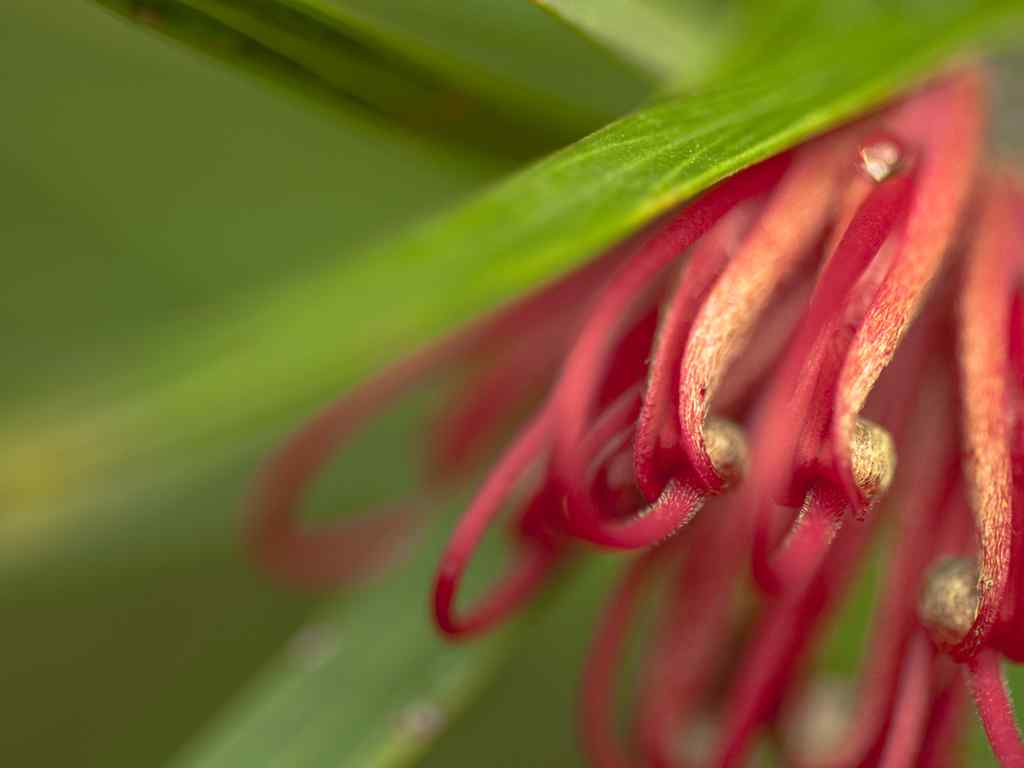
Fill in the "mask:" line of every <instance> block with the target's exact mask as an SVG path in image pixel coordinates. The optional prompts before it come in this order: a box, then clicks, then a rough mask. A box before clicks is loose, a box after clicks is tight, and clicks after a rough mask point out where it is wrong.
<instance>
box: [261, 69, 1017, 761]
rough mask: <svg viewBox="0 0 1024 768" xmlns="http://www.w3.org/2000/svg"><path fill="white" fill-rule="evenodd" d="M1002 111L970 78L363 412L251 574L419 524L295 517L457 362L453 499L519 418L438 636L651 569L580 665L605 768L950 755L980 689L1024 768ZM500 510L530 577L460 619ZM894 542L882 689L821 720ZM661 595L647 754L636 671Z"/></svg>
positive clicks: (437, 472)
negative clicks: (606, 564) (866, 569)
mask: <svg viewBox="0 0 1024 768" xmlns="http://www.w3.org/2000/svg"><path fill="white" fill-rule="evenodd" d="M984 115H985V84H984V80H983V77H982V75H981V74H980V73H979V72H977V71H974V70H965V71H958V72H955V73H952V74H949V75H947V76H944V77H943V78H941V79H939V80H937V81H935V82H933V83H931V84H929V85H928V86H927V87H924V88H922V89H920V90H919V91H917V92H915V93H913V94H912V95H910V96H909V97H907V98H905V99H903V100H901V101H899V102H898V103H895V104H892V105H890V106H888V107H887V108H885V109H884V110H881V111H879V112H878V113H876V114H873V115H871V116H869V117H867V118H865V119H862V120H861V121H859V122H856V123H853V124H850V125H846V126H844V127H841V128H839V129H837V130H834V131H832V132H831V133H829V134H827V135H825V136H821V137H819V138H817V139H815V140H813V141H810V142H808V143H806V144H804V145H802V146H799V147H797V148H795V149H793V150H791V151H789V152H786V153H784V154H782V155H779V156H777V157H773V158H770V159H768V160H766V161H764V162H762V163H760V164H758V165H756V166H754V167H751V168H749V169H747V170H745V171H743V172H741V173H739V174H737V175H735V176H733V177H731V178H729V179H727V180H725V181H723V182H721V183H720V184H719V185H718V186H716V187H714V188H712V189H710V190H709V191H707V192H706V193H704V194H703V195H701V196H700V197H699V198H697V199H696V200H694V201H692V202H690V203H689V204H688V205H687V206H686V207H685V208H683V209H682V210H681V211H678V212H677V213H675V214H673V215H671V216H669V217H666V218H665V219H664V220H662V221H660V222H658V223H656V224H654V225H653V226H652V227H651V228H649V229H648V231H646V232H644V233H642V234H640V235H638V236H637V237H635V238H634V239H633V240H632V241H631V242H629V243H626V244H624V245H622V246H620V247H618V248H616V249H614V250H613V251H611V252H609V253H608V254H606V255H605V256H603V257H601V258H599V259H597V260H595V261H594V262H592V263H591V265H590V266H588V267H586V268H585V269H583V270H581V271H579V272H577V273H575V274H573V275H570V276H569V277H567V278H565V279H563V280H562V281H560V282H558V283H557V284H554V285H552V286H550V287H549V288H547V289H545V290H544V291H543V292H541V293H539V294H537V295H535V296H533V297H530V298H527V299H525V300H523V301H521V302H519V303H518V304H516V305H514V306H512V307H510V308H507V309H505V310H503V311H502V312H500V313H498V314H496V315H494V316H493V317H490V318H488V319H486V320H484V321H482V322H480V323H478V324H476V325H475V326H473V327H471V328H469V329H467V330H464V331H463V332H462V333H460V334H459V335H457V336H455V337H453V338H450V339H448V340H446V341H443V342H441V343H440V344H438V345H437V346H434V347H432V348H429V349H427V350H424V351H422V352H420V353H418V354H416V355H414V356H413V357H411V358H409V359H407V360H405V361H403V362H401V363H399V364H397V365H396V366H394V367H392V368H391V369H389V370H387V371H385V372H384V373H383V374H381V375H380V376H378V377H377V378H375V379H372V380H371V381H369V382H367V383H366V384H364V385H363V386H361V387H360V388H359V389H357V390H356V391H355V392H353V393H350V394H347V395H345V396H344V397H343V398H342V399H341V400H340V401H338V403H337V404H335V405H333V406H331V407H330V408H329V409H327V410H326V411H324V412H323V413H322V414H320V415H319V416H317V417H315V418H314V419H313V420H312V421H311V422H310V423H309V424H308V425H307V426H305V427H303V428H302V429H301V430H300V431H299V432H298V433H297V434H296V435H295V436H294V437H293V438H291V440H289V441H288V443H287V444H286V445H285V446H284V447H283V448H282V449H281V450H280V451H279V452H278V453H277V454H276V455H275V456H274V457H273V458H272V460H271V461H270V463H269V465H268V467H267V469H266V471H265V472H264V474H263V476H262V478H261V481H260V485H259V488H258V490H257V494H256V496H255V501H254V505H255V524H254V526H253V535H252V543H253V548H254V551H255V553H256V555H257V557H258V558H259V559H260V560H261V561H262V562H263V563H265V564H266V565H267V566H268V567H270V568H271V569H273V570H274V571H275V572H277V573H279V574H281V575H282V576H284V577H286V578H288V579H290V580H292V581H297V582H301V583H309V584H326V583H333V582H337V581H341V580H345V579H348V578H352V577H354V576H356V575H358V574H360V573H361V572H363V571H365V570H366V569H367V568H369V567H371V566H373V565H375V564H378V563H380V562H381V561H382V559H383V558H384V557H385V556H386V554H387V553H388V552H389V551H390V550H391V549H392V547H393V545H394V543H395V542H396V541H397V540H399V539H400V535H401V532H402V531H403V530H405V529H406V528H407V527H408V526H409V524H410V516H411V515H413V514H414V513H412V512H411V511H410V510H411V508H412V507H411V505H410V506H409V509H405V508H400V509H398V510H394V511H392V513H391V514H388V515H380V516H373V517H370V518H367V521H366V522H361V523H358V524H348V525H346V526H343V527H341V528H339V529H337V530H332V531H329V532H326V533H322V532H304V531H303V530H301V528H300V527H299V526H298V523H297V522H296V520H295V510H296V507H297V504H298V502H299V500H300V496H301V494H302V492H303V489H304V488H305V487H306V486H307V485H308V483H309V482H310V480H311V478H312V477H313V475H314V473H315V472H316V471H317V470H318V468H319V467H320V466H321V464H322V463H323V462H324V461H325V460H326V459H327V458H328V457H329V456H330V455H331V454H332V453H333V452H334V451H335V450H336V448H337V447H338V445H339V443H340V442H341V441H343V440H344V439H345V438H346V437H347V436H348V435H349V434H350V433H351V432H352V431H353V430H354V429H355V428H356V427H357V426H359V424H360V423H361V422H362V421H364V420H366V419H368V418H370V417H371V416H372V415H373V414H374V413H376V412H377V411H378V410H379V409H381V408H382V407H384V406H386V405H387V404H389V403H390V402H391V401H393V400H394V399H395V398H396V396H398V395H399V394H401V393H402V392H404V391H407V390H409V389H410V388H413V387H415V386H418V385H419V384H420V382H421V381H422V380H423V378H424V377H425V376H427V375H429V374H430V373H431V372H434V371H438V370H445V371H448V370H451V369H453V368H459V369H460V370H465V371H469V372H470V373H469V375H468V376H467V378H466V379H465V381H466V383H465V385H464V386H463V388H462V389H460V390H459V391H458V392H457V393H456V395H455V396H454V397H453V398H452V400H451V402H450V404H449V405H448V406H446V407H445V408H443V409H442V413H441V417H440V421H439V423H438V427H437V429H436V430H434V431H432V432H431V433H430V434H429V443H430V445H431V446H432V448H433V451H432V453H433V457H434V471H433V472H432V473H431V478H432V482H437V483H441V482H444V481H445V480H446V479H448V478H451V477H453V476H457V475H459V474H465V473H466V472H467V471H468V470H469V468H470V467H471V465H472V459H473V458H474V457H475V456H477V455H479V454H480V453H481V451H482V450H483V449H484V447H485V446H486V445H488V444H489V443H490V442H492V440H494V439H496V436H497V435H500V434H501V432H502V430H503V429H504V428H505V427H507V426H508V423H507V422H508V421H509V420H510V419H513V418H514V417H515V416H516V415H518V414H522V413H528V414H529V415H528V416H527V418H526V420H525V424H524V425H523V426H522V427H521V429H520V430H519V432H518V435H517V436H516V437H515V438H514V439H513V440H512V441H511V442H510V443H509V444H508V446H507V447H506V448H505V450H504V452H503V453H502V455H501V457H500V459H499V460H498V461H497V463H496V464H495V465H494V467H493V468H492V469H491V471H490V473H489V474H488V476H487V478H486V480H485V481H484V482H483V485H482V487H481V488H480V490H479V492H478V493H477V495H476V497H475V498H474V500H473V501H472V503H471V504H470V506H469V508H468V510H467V511H466V512H465V514H464V515H463V516H462V518H461V520H460V521H459V522H458V524H457V525H456V527H455V529H454V531H453V532H452V535H451V538H450V541H449V542H448V545H447V547H446V549H445V551H444V553H443V555H442V558H441V562H440V564H439V566H438V570H437V576H436V582H435V585H434V593H433V606H434V615H435V617H436V621H437V624H438V626H439V627H440V629H441V630H442V631H443V632H444V633H446V634H448V635H450V636H452V637H464V636H468V635H471V634H473V633H477V632H481V631H484V630H486V629H488V628H490V627H492V626H494V625H495V624H497V623H498V622H500V621H502V620H503V619H505V618H506V617H508V616H509V615H510V614H512V613H513V612H514V611H516V609H518V608H520V607H521V606H522V605H523V604H524V603H526V602H527V601H528V600H529V599H530V598H531V597H532V596H534V595H535V594H536V593H537V592H538V590H540V589H541V588H542V587H543V586H544V585H545V583H546V582H548V581H549V579H550V578H551V576H552V574H553V573H554V572H555V571H556V569H557V567H558V566H559V565H560V564H561V563H563V562H564V561H565V560H566V559H567V558H571V557H577V556H579V555H580V553H581V552H582V551H584V550H585V548H586V546H591V547H600V548H605V549H609V548H610V549H618V550H639V552H638V553H637V554H635V555H633V559H632V560H631V561H630V562H629V564H628V566H627V569H626V572H625V576H624V578H623V580H622V582H621V584H619V586H618V588H617V589H616V591H615V593H614V594H613V595H612V596H611V600H610V602H609V604H608V606H607V610H606V613H605V615H604V617H603V619H602V621H601V623H600V626H599V627H598V628H597V632H596V637H595V639H594V641H593V649H592V652H591V654H590V657H589V659H588V660H587V662H586V668H585V674H584V683H583V695H582V703H581V717H580V720H581V732H582V738H583V743H584V746H585V749H586V751H587V754H588V755H589V757H590V758H591V760H592V763H593V764H594V765H595V766H599V767H602V768H603V767H607V768H616V767H618V766H631V765H638V766H639V765H650V766H659V767H660V766H677V765H679V766H685V765H713V766H732V765H741V764H746V763H747V762H748V761H749V760H750V757H751V754H752V747H753V745H754V743H755V741H756V739H757V738H758V737H760V736H761V735H764V734H771V735H773V736H774V741H775V742H776V746H777V749H779V750H781V752H782V754H783V757H784V762H785V764H792V765H797V766H807V767H808V768H809V767H810V766H835V768H840V767H841V766H869V765H870V766H875V765H877V766H886V768H893V767H894V766H940V765H946V764H949V763H950V762H951V760H952V758H951V757H950V755H951V752H950V746H949V745H950V744H951V743H953V740H954V739H955V738H956V731H957V727H958V724H959V722H960V712H961V709H962V707H963V704H964V702H965V701H966V700H967V696H966V693H967V692H968V691H969V692H970V693H971V694H972V695H973V698H974V700H975V701H976V703H977V709H978V711H979V713H980V715H981V718H982V720H983V722H984V725H985V729H986V731H987V733H988V736H989V739H990V741H991V744H992V747H993V749H994V751H995V753H996V755H997V756H998V758H999V759H1000V760H1001V761H1002V763H1003V764H1004V765H1024V746H1022V744H1021V741H1020V738H1019V736H1018V732H1017V727H1016V725H1015V722H1014V715H1013V712H1012V710H1011V707H1010V703H1009V700H1008V697H1007V692H1006V688H1005V684H1004V682H1003V678H1002V672H1001V668H1000V664H1001V659H1002V658H1003V657H1005V658H1008V659H1011V660H1014V661H1020V660H1024V507H1022V506H1021V502H1022V500H1024V407H1022V406H1024V279H1022V278H1024V274H1022V270H1024V245H1022V243H1024V192H1022V188H1021V186H1020V184H1019V183H1018V182H1017V181H1016V180H1015V178H1014V177H1013V176H1012V175H1011V174H1010V173H1008V172H1007V171H1005V170H1003V169H1001V168H999V167H998V166H994V165H992V164H991V163H990V161H989V160H988V159H987V158H986V157H984V149H983V134H984V127H985V126H984ZM531 409H532V413H529V411H530V410H531ZM897 457H899V460H898V462H897ZM503 515H504V516H508V518H509V520H510V526H511V527H510V534H511V538H512V542H513V551H514V556H513V558H512V560H511V562H510V565H509V566H508V569H507V571H506V572H505V573H504V575H503V576H502V577H501V578H500V580H499V581H498V582H497V583H496V584H495V585H493V587H492V588H491V589H490V590H489V591H487V592H486V593H485V595H484V597H483V598H482V599H481V600H480V601H479V602H478V603H477V604H476V605H474V606H472V607H470V608H465V607H457V606H456V598H457V595H458V592H459V587H460V584H461V583H462V579H463V574H464V573H465V571H466V569H467V566H468V564H469V562H470V560H471V558H472V556H473V553H474V551H475V549H476V548H477V546H478V544H479V543H480V541H481V538H482V537H483V536H484V534H485V532H486V531H487V530H488V529H489V528H490V527H491V526H492V525H493V524H494V523H495V521H496V520H497V519H498V518H499V516H503ZM882 530H885V531H886V532H887V534H888V535H887V536H886V537H885V541H886V544H885V551H886V552H887V554H888V557H887V559H886V561H885V563H884V565H883V569H884V575H883V580H884V584H885V586H884V588H883V589H882V593H881V599H880V600H879V604H878V606H877V616H876V619H875V624H874V629H873V634H872V637H871V640H870V643H869V648H868V650H867V652H866V653H865V657H864V662H863V664H864V669H863V672H862V675H861V680H862V682H861V685H860V687H859V689H858V690H856V691H854V692H851V694H850V695H849V696H848V697H847V700H846V703H845V705H844V706H843V707H842V708H836V707H829V706H826V705H824V704H821V702H820V701H819V699H816V698H815V697H816V696H818V694H820V692H821V691H822V690H827V686H826V687H825V688H823V686H824V685H825V684H824V682H823V681H815V680H813V679H812V678H811V674H812V671H811V668H810V664H809V658H810V657H811V655H812V653H813V651H814V648H815V645H816V641H817V639H818V638H819V637H820V635H821V633H822V631H823V629H824V627H825V626H826V623H827V620H828V618H829V617H830V616H831V615H832V614H833V613H834V612H835V610H836V608H837V607H838V606H839V605H840V604H841V601H842V598H843V595H844V591H845V590H846V588H847V587H848V586H849V584H850V582H851V580H852V579H853V578H854V577H855V576H856V573H857V568H858V566H859V564H861V562H862V561H863V560H864V556H865V552H866V550H867V549H868V547H869V546H871V545H872V542H873V541H874V540H875V539H877V538H878V537H879V532H880V531H882ZM748 575H749V576H751V577H752V579H747V576H748ZM648 592H651V593H652V594H654V593H656V594H657V595H658V596H659V602H658V605H659V606H660V611H659V614H658V618H657V622H656V628H655V632H654V636H653V638H652V640H651V641H650V643H649V647H648V648H647V651H646V653H645V655H644V663H643V669H642V672H641V674H640V676H639V679H638V680H637V681H636V682H635V688H636V696H635V712H634V717H633V726H632V729H631V731H630V736H629V738H628V739H624V738H620V737H619V736H617V735H616V734H617V728H616V726H615V723H614V717H613V714H612V713H613V711H614V710H615V703H616V701H617V696H616V693H615V692H616V688H617V672H618V671H619V670H620V669H622V668H623V667H624V665H623V664H622V663H621V661H622V658H623V652H624V647H625V645H626V641H627V637H628V634H629V630H630V626H631V624H632V623H633V622H632V617H633V614H634V613H635V612H636V610H637V606H638V603H639V602H640V601H641V600H642V599H643V598H644V595H645V594H646V593H648ZM819 698H820V697H819ZM829 713H831V714H829Z"/></svg>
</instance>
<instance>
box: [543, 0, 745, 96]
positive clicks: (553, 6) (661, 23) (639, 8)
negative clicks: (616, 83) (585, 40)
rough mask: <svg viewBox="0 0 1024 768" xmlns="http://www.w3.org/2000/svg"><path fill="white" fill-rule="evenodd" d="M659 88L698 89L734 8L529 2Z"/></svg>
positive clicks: (696, 3) (631, 0)
mask: <svg viewBox="0 0 1024 768" xmlns="http://www.w3.org/2000/svg"><path fill="white" fill-rule="evenodd" d="M533 2H535V3H536V4H537V5H539V6H540V7H541V8H543V9H545V10H546V11H549V12H550V13H552V14H554V15H555V16H557V17H558V18H560V19H562V20H563V21H565V22H566V23H567V24H569V25H570V26H572V27H574V28H576V29H578V30H579V31H580V32H581V33H582V34H584V35H587V36H589V37H592V38H593V39H594V40H597V41H599V42H600V43H602V44H604V45H607V46H608V47H609V48H611V49H612V50H614V51H617V52H618V53H619V54H620V55H621V56H622V57H623V58H625V59H627V60H628V61H632V62H635V63H636V64H637V65H639V66H641V67H643V68H644V69H646V70H647V71H649V72H651V73H652V75H653V76H654V77H656V78H657V80H658V81H659V82H660V83H661V84H662V85H668V86H672V85H684V86H685V85H690V86H692V85H694V84H696V83H699V82H700V81H701V80H702V79H703V78H704V76H705V75H707V74H708V72H709V71H710V70H711V69H712V68H713V67H714V65H715V63H716V62H717V61H718V60H719V59H720V58H721V57H722V56H723V55H724V54H725V53H726V51H725V50H724V49H725V48H726V37H727V32H728V31H729V30H728V28H729V27H730V26H732V25H734V24H735V22H736V18H735V14H733V13H730V11H735V10H736V9H735V7H734V4H730V3H715V2H708V1H707V0H682V1H680V0H533Z"/></svg>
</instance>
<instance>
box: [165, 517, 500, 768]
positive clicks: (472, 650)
mask: <svg viewBox="0 0 1024 768" xmlns="http://www.w3.org/2000/svg"><path fill="white" fill-rule="evenodd" d="M450 526H451V516H450V515H445V516H442V518H441V519H439V520H437V521H435V523H434V525H433V526H432V528H431V530H430V532H429V542H428V543H427V545H426V546H420V547H417V551H418V556H417V557H416V559H415V560H414V561H413V562H412V563H410V564H409V565H407V566H405V567H402V568H400V569H397V570H395V571H394V572H393V573H392V574H391V575H389V577H388V578H387V580H386V581H384V582H383V583H381V584H377V585H374V586H373V587H372V588H370V589H369V590H367V591H365V592H364V593H362V594H361V595H359V596H357V597H355V598H353V599H351V600H342V601H339V602H336V603H335V604H334V605H333V606H331V607H329V608H327V609H326V610H325V611H322V612H321V613H320V614H319V615H317V616H315V617H314V618H313V619H312V620H311V621H310V622H308V623H307V624H306V625H305V626H303V627H302V629H300V630H299V631H298V633H297V634H296V635H294V636H293V637H292V639H291V641H290V642H289V644H288V646H287V647H286V648H285V651H284V653H282V654H281V655H280V656H279V657H278V658H277V659H275V660H274V661H272V662H271V664H270V665H269V667H268V668H267V669H265V670H264V671H263V672H262V673H261V674H259V675H257V677H256V680H254V681H253V683H252V684H250V685H248V686H247V687H246V689H245V690H244V691H243V692H242V694H241V696H240V697H239V698H238V699H236V701H235V702H234V703H233V704H232V705H231V706H229V707H228V708H227V710H226V711H225V713H224V714H223V716H221V717H219V718H217V719H215V720H214V721H213V722H212V723H211V724H210V725H209V727H207V728H206V729H205V730H204V733H203V734H202V735H201V736H200V738H198V739H197V740H196V741H194V742H193V743H192V744H190V745H189V747H188V749H186V750H185V752H184V754H183V755H181V756H180V758H179V759H178V760H176V761H175V762H174V763H173V765H175V766H179V768H185V767H186V766H190V767H191V766H194V767H195V768H203V767H205V766H211V767H212V766H218V768H230V766H293V765H295V766H298V765H301V766H304V768H319V767H320V766H323V767H324V768H329V767H330V766H336V765H339V764H341V763H343V764H345V765H351V766H395V765H406V764H409V763H410V762H411V760H412V759H413V758H415V757H416V756H418V755H419V754H421V753H422V752H423V751H424V750H425V749H426V748H427V747H428V745H429V744H430V743H431V742H432V741H433V739H434V738H436V737H437V736H438V735H439V734H440V733H441V732H443V731H444V730H445V728H446V727H447V725H448V724H449V723H450V722H451V720H452V719H453V718H454V717H455V716H456V715H457V714H459V712H460V711H461V710H462V708H463V707H464V706H465V704H466V702H467V701H468V700H469V699H470V698H471V697H473V696H474V695H475V694H476V692H477V691H478V690H479V689H480V687H481V686H482V685H483V684H484V683H485V682H486V681H487V680H488V679H489V678H490V677H491V675H492V674H493V671H494V668H495V666H496V665H497V664H498V662H499V660H500V659H501V658H503V657H504V656H506V655H507V654H508V648H509V643H510V641H511V640H512V638H513V635H514V633H515V632H516V631H517V630H518V628H517V627H515V626H511V627H507V628H506V629H504V630H502V631H501V632H498V633H494V634H491V635H489V636H487V637H486V638H484V639H483V640H481V641H479V642H473V643H468V644H460V645H454V644H451V643H448V642H446V641H445V640H443V639H442V638H441V637H440V636H439V635H438V633H437V630H436V629H435V628H434V627H433V626H432V624H431V622H430V620H429V614H428V611H427V606H428V599H427V598H428V595H429V589H430V584H431V579H432V575H433V571H434V568H435V566H436V561H437V557H438V555H439V548H440V546H441V545H442V544H443V541H444V539H445V538H446V536H447V532H448V529H449V528H450Z"/></svg>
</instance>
